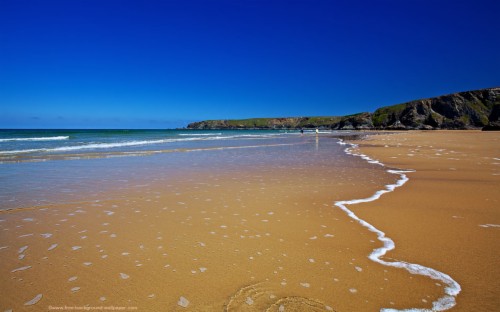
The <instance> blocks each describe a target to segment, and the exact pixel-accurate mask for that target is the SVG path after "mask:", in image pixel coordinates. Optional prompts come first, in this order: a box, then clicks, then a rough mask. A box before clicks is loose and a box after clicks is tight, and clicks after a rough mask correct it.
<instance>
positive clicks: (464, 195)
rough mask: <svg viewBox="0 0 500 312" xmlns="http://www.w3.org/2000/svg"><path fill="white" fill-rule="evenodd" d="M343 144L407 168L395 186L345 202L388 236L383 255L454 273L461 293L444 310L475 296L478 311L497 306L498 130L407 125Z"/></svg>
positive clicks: (467, 307)
mask: <svg viewBox="0 0 500 312" xmlns="http://www.w3.org/2000/svg"><path fill="white" fill-rule="evenodd" d="M350 143H352V144H356V145H357V146H356V147H355V148H354V149H355V150H356V152H357V153H361V154H365V155H369V157H370V158H372V159H376V160H377V161H380V162H382V163H384V164H385V165H386V166H388V167H392V168H400V169H402V170H408V169H415V172H413V173H411V179H410V181H408V183H406V185H405V187H404V188H402V189H401V190H399V191H398V192H394V193H392V194H391V196H386V197H381V198H380V199H379V200H377V201H373V202H369V203H360V204H357V205H353V206H351V207H350V209H352V210H353V211H354V213H356V215H359V216H360V218H362V219H363V220H367V222H369V223H371V224H376V225H377V228H379V229H380V228H381V229H383V232H386V233H388V235H390V236H391V237H392V238H393V239H394V240H395V241H396V246H397V247H396V249H395V250H392V251H390V252H389V254H388V256H389V257H392V258H395V259H402V261H408V262H410V263H425V265H426V266H427V267H432V268H437V270H439V271H441V272H446V273H447V274H449V275H450V276H452V277H453V278H454V279H456V280H457V282H458V283H459V284H460V285H461V286H462V292H461V293H460V294H459V295H458V296H457V305H456V306H455V307H453V308H452V309H451V311H471V310H477V309H478V303H479V302H481V304H480V305H481V306H482V309H484V311H494V309H495V307H498V306H499V305H500V300H499V299H498V298H500V297H499V294H500V283H499V282H498V277H499V276H500V270H499V269H498V267H497V266H495V265H494V264H495V263H497V262H498V259H499V258H500V253H499V252H498V251H496V250H495V249H494V248H493V249H492V248H491V247H492V246H498V242H499V239H498V232H497V231H498V228H497V225H498V224H500V211H499V209H498V203H499V201H500V196H499V195H498V192H495V190H496V189H498V186H500V179H499V177H498V176H499V175H500V168H499V167H500V166H499V165H500V161H498V159H499V158H498V156H500V149H499V148H498V146H500V145H499V144H498V143H500V136H499V135H498V134H495V133H488V132H481V131H459V132H450V131H438V132H432V133H429V132H422V131H415V132H402V133H387V134H379V135H372V136H366V137H365V138H364V139H361V140H353V141H350ZM478 203H481V204H480V205H478ZM487 225H488V226H487ZM481 229H483V230H481ZM485 230H486V231H488V232H486V231H485ZM430 233H431V234H430Z"/></svg>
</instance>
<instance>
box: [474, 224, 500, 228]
mask: <svg viewBox="0 0 500 312" xmlns="http://www.w3.org/2000/svg"><path fill="white" fill-rule="evenodd" d="M479 226H480V227H484V228H488V227H500V224H490V223H488V224H480V225H479Z"/></svg>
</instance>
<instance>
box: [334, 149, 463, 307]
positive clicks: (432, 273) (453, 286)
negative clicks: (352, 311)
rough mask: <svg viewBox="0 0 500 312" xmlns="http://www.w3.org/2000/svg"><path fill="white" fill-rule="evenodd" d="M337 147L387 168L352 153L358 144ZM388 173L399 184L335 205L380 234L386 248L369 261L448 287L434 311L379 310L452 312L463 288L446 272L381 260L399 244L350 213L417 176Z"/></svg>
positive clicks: (366, 157) (403, 262)
mask: <svg viewBox="0 0 500 312" xmlns="http://www.w3.org/2000/svg"><path fill="white" fill-rule="evenodd" d="M338 143H339V144H340V145H349V147H347V148H346V149H344V152H345V153H346V154H348V155H352V156H357V157H361V158H362V159H363V160H366V161H367V162H369V163H371V164H376V165H379V166H382V167H385V165H384V164H383V163H381V162H380V161H378V160H374V159H371V158H370V157H368V156H366V155H364V154H357V153H354V152H353V149H354V148H356V147H358V145H357V144H351V143H346V142H344V141H342V140H339V142H338ZM387 172H389V173H391V174H395V175H399V179H398V180H397V181H396V183H394V184H389V185H386V186H385V189H383V190H379V191H377V192H375V194H373V195H372V196H370V197H368V198H362V199H352V200H341V201H336V202H335V204H334V205H335V206H337V207H339V208H340V209H341V210H343V211H344V212H345V213H346V214H347V215H348V216H349V217H350V218H351V219H353V220H355V221H357V222H358V223H359V224H361V225H362V226H364V227H365V228H367V229H368V230H369V231H371V232H373V233H375V234H377V238H378V240H379V241H381V242H382V243H383V244H384V245H383V247H380V248H376V249H374V250H373V251H372V253H371V254H370V255H369V256H368V258H370V260H372V261H374V262H377V263H380V264H382V265H385V266H389V267H395V268H401V269H405V270H406V271H408V272H410V273H411V274H418V275H423V276H427V277H430V278H432V279H434V280H439V281H441V282H443V283H444V284H446V287H445V289H444V293H445V295H444V296H443V297H441V298H439V299H438V300H436V301H434V302H433V303H432V309H420V308H409V309H404V310H397V309H389V308H382V309H380V312H395V311H407V312H427V311H445V310H448V309H451V308H452V307H454V306H455V305H456V300H455V297H456V296H457V295H458V294H459V293H460V291H461V287H460V284H458V283H457V282H456V281H455V280H454V279H453V278H451V277H450V276H449V275H447V274H445V273H443V272H440V271H437V270H435V269H432V268H429V267H426V266H423V265H420V264H415V263H409V262H405V261H385V260H382V259H381V257H383V256H384V255H385V254H386V253H387V252H388V251H390V250H393V249H394V248H395V247H396V244H395V243H394V241H393V240H392V239H391V238H389V237H387V236H386V235H385V233H384V232H382V231H381V230H379V229H377V228H376V227H374V226H373V225H371V224H370V223H368V222H366V221H365V220H363V219H361V218H359V217H358V216H357V215H356V214H355V213H354V212H352V211H351V210H349V209H348V208H347V206H349V205H356V204H360V203H367V202H371V201H375V200H377V199H379V198H380V197H381V196H382V195H383V194H385V193H389V192H392V191H394V190H395V189H396V188H397V187H400V186H403V185H404V184H405V183H406V182H408V180H409V178H408V177H407V176H406V174H405V173H409V172H415V170H392V169H389V170H387Z"/></svg>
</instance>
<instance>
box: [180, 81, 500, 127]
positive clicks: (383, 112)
mask: <svg viewBox="0 0 500 312" xmlns="http://www.w3.org/2000/svg"><path fill="white" fill-rule="evenodd" d="M300 128H304V129H308V128H320V129H332V130H370V129H394V130H411V129H429V130H430V129H480V128H483V129H485V130H500V88H489V89H482V90H475V91H466V92H460V93H454V94H448V95H443V96H439V97H435V98H430V99H423V100H416V101H411V102H408V103H403V104H397V105H392V106H386V107H382V108H379V109H377V110H376V111H375V112H374V113H373V114H371V113H360V114H355V115H349V116H330V117H289V118H252V119H240V120H207V121H200V122H194V123H191V124H189V125H188V129H300Z"/></svg>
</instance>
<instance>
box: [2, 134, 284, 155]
mask: <svg viewBox="0 0 500 312" xmlns="http://www.w3.org/2000/svg"><path fill="white" fill-rule="evenodd" d="M279 135H282V134H264V135H262V134H244V135H227V136H208V137H187V138H177V139H172V138H169V139H158V140H137V141H124V142H114V143H88V144H83V145H73V146H59V147H54V148H33V149H22V150H10V151H0V155H13V154H26V153H37V152H42V153H53V152H71V151H79V150H95V149H110V148H117V147H130V146H143V145H152V144H165V143H175V142H186V141H202V140H203V141H207V140H227V139H242V138H246V139H258V138H271V137H276V136H279Z"/></svg>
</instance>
